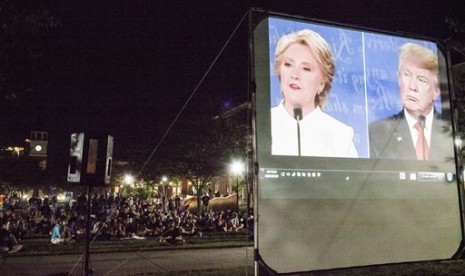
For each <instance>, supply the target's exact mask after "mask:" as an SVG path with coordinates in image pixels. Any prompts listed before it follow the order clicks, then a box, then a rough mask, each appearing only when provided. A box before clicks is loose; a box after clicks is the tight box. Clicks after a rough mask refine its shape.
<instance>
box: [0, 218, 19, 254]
mask: <svg viewBox="0 0 465 276" xmlns="http://www.w3.org/2000/svg"><path fill="white" fill-rule="evenodd" d="M22 248H23V246H22V245H21V244H19V242H18V240H17V239H16V237H15V236H14V235H13V234H12V233H10V232H9V231H8V228H7V225H6V224H3V223H2V224H0V253H9V254H12V253H16V252H18V251H19V250H21V249H22Z"/></svg>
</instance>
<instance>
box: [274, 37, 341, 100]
mask: <svg viewBox="0 0 465 276" xmlns="http://www.w3.org/2000/svg"><path fill="white" fill-rule="evenodd" d="M294 43H299V44H302V45H306V46H308V47H309V48H310V51H311V52H312V53H313V55H314V56H315V58H316V60H317V62H318V65H319V67H320V69H321V72H322V73H323V81H324V88H323V90H322V91H320V92H319V93H317V94H316V96H315V106H320V107H323V106H324V105H325V103H326V101H327V99H328V93H329V91H330V90H331V84H332V82H333V77H334V72H335V71H336V68H335V65H334V59H333V55H332V53H331V50H330V48H329V45H328V43H327V42H326V40H324V38H323V37H321V36H320V35H319V34H318V33H316V32H314V31H312V30H308V29H304V30H301V31H297V32H293V33H290V34H287V35H285V36H282V37H281V38H280V39H279V41H278V45H277V46H276V51H275V55H274V56H275V62H274V69H275V72H276V74H277V75H278V79H279V80H280V81H281V73H280V72H279V67H280V66H281V63H282V61H283V56H282V54H283V53H284V52H285V51H286V50H287V48H289V46H290V45H291V44H294Z"/></svg>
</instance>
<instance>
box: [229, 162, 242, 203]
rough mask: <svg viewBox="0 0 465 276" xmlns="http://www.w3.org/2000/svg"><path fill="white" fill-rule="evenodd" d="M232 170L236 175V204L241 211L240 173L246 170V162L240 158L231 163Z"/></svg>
mask: <svg viewBox="0 0 465 276" xmlns="http://www.w3.org/2000/svg"><path fill="white" fill-rule="evenodd" d="M230 170H231V172H232V173H233V174H234V175H235V176H236V205H237V211H239V175H241V174H242V173H243V172H244V164H243V163H242V161H240V160H235V161H233V162H232V163H231V165H230Z"/></svg>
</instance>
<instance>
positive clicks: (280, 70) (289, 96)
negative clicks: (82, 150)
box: [271, 29, 358, 157]
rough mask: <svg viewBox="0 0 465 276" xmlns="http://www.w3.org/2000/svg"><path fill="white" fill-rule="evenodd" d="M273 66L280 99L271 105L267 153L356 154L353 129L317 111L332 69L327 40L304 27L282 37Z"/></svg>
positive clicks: (328, 155) (296, 154) (328, 83)
mask: <svg viewBox="0 0 465 276" xmlns="http://www.w3.org/2000/svg"><path fill="white" fill-rule="evenodd" d="M274 66H275V71H276V74H277V76H278V78H279V83H280V89H281V95H282V100H281V102H280V103H279V105H278V106H276V107H273V108H272V109H271V136H272V137H271V143H272V154H273V155H291V156H324V157H358V154H357V150H356V149H355V145H354V143H353V141H352V139H353V136H354V131H353V129H352V128H351V127H349V126H347V125H345V124H344V123H342V122H340V121H338V120H337V119H335V118H333V117H331V116H330V115H328V114H326V113H325V112H323V110H322V108H323V106H324V104H325V103H326V100H327V98H328V93H329V91H330V89H331V83H332V80H333V76H334V72H335V66H334V60H333V56H332V54H331V51H330V49H329V46H328V44H327V42H326V41H325V40H324V39H323V38H322V37H321V36H320V35H319V34H317V33H315V32H314V31H311V30H307V29H305V30H301V31H298V32H294V33H291V34H288V35H285V36H283V37H281V38H280V39H279V41H278V44H277V47H276V52H275V64H274Z"/></svg>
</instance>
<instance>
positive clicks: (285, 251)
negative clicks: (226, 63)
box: [253, 16, 462, 274]
mask: <svg viewBox="0 0 465 276" xmlns="http://www.w3.org/2000/svg"><path fill="white" fill-rule="evenodd" d="M302 30H306V31H302ZM299 31H300V33H299V34H298V35H297V34H295V33H296V32H299ZM291 33H294V34H295V35H294V36H292V35H291V36H288V37H287V38H286V39H282V40H283V41H281V42H282V45H284V46H282V45H281V46H282V47H284V48H283V49H280V52H279V51H278V52H279V53H278V54H279V56H278V60H275V52H276V48H277V44H278V42H279V41H280V40H281V38H283V36H285V35H288V34H291ZM315 33H316V34H315ZM302 36H306V37H307V38H308V39H309V41H310V42H306V43H307V44H305V43H303V42H299V43H295V42H292V41H293V39H295V37H302ZM284 40H286V41H284ZM289 41H291V42H289ZM322 41H323V42H322ZM286 43H288V44H287V46H286ZM309 43H310V44H312V45H313V46H309ZM325 43H326V46H325ZM406 44H407V45H410V46H412V45H416V46H414V47H413V48H414V49H416V50H414V51H410V52H408V53H407V54H406V55H405V56H406V57H407V58H406V59H405V60H406V61H405V62H403V65H402V66H401V67H402V68H400V65H399V56H400V53H399V51H400V49H401V48H402V46H404V45H406ZM439 46H440V45H438V44H437V43H436V42H434V41H433V40H425V39H417V38H413V37H404V36H398V35H395V34H389V33H382V32H374V31H366V30H362V29H357V28H352V27H350V28H349V27H346V26H340V25H338V24H333V23H327V22H324V23H322V22H316V21H303V20H294V19H289V18H287V17H281V16H270V17H266V18H265V19H263V20H261V21H260V22H259V23H258V24H256V25H255V28H254V31H253V66H254V80H255V83H256V94H255V102H254V107H255V127H254V129H255V135H256V136H255V138H256V162H257V164H258V166H257V174H258V176H257V181H256V191H255V192H256V203H255V204H256V205H255V208H256V213H255V214H256V216H257V219H256V224H255V227H256V234H257V236H256V239H255V246H256V249H257V252H258V254H257V255H258V260H259V262H258V263H259V264H260V266H261V267H264V268H266V269H269V270H270V271H274V272H275V273H278V274H281V273H292V272H304V271H313V270H324V269H334V268H344V267H353V266H366V265H373V264H386V263H400V262H413V261H421V260H443V259H450V258H452V257H453V256H454V254H456V252H458V250H459V249H460V246H461V241H462V222H461V209H460V201H461V199H460V195H459V194H460V190H461V187H460V186H459V185H458V180H457V167H456V162H455V149H454V143H453V137H454V135H453V127H452V118H451V109H450V99H449V86H448V78H447V70H446V61H445V57H444V54H443V53H442V52H441V50H440V49H439ZM286 47H287V48H286ZM406 47H407V46H406ZM415 47H416V48H415ZM404 48H405V47H404ZM325 49H329V52H330V55H329V56H332V60H333V62H330V58H329V57H328V54H327V53H325ZM418 49H421V51H423V50H425V49H426V52H428V53H429V54H431V53H433V54H434V55H433V56H434V57H436V58H437V60H438V64H439V65H437V66H436V68H439V71H438V72H437V70H436V71H435V70H434V64H433V66H432V67H431V68H430V67H427V66H423V65H422V64H420V63H421V62H420V61H418V60H416V58H413V56H412V55H414V54H412V52H421V51H420V50H418ZM309 52H310V54H309ZM325 54H326V55H325ZM427 59H429V60H428V62H431V55H430V56H428V58H427ZM328 60H329V61H328ZM433 61H434V59H433ZM275 62H276V63H277V64H278V65H277V67H276V69H275ZM331 63H333V65H334V68H333V73H331ZM321 64H325V65H324V67H323V68H322V65H321ZM328 64H329V65H328ZM328 68H329V69H328ZM278 72H279V77H278ZM328 72H330V73H328ZM327 75H332V82H331V81H328V79H330V78H329V77H328V76H327ZM279 79H280V80H279ZM328 82H329V83H330V84H331V85H330V86H331V87H329V86H328ZM401 88H402V89H401ZM312 89H313V90H312ZM401 90H402V91H404V92H402V93H401ZM308 91H310V92H308ZM328 91H329V92H328ZM299 93H300V94H299ZM305 93H307V94H308V95H307V94H305ZM321 93H323V94H325V93H326V97H324V95H323V96H321V95H322V94H321ZM304 94H305V95H307V96H308V97H309V98H310V99H311V100H310V101H309V100H308V98H305V95H304ZM309 95H310V96H309ZM315 95H318V103H317V101H316V100H314V99H313V98H312V97H317V96H315ZM283 98H284V99H283ZM299 100H302V102H298V101H299ZM325 101H326V102H325ZM309 102H311V103H313V108H312V104H309ZM322 102H325V104H324V105H322V107H321V108H317V106H319V105H320V104H321V103H322ZM431 103H432V104H431ZM422 105H423V106H422ZM427 105H429V106H430V109H429V112H426V113H424V112H423V113H421V114H419V113H418V112H416V113H415V112H414V111H415V108H416V110H417V111H418V110H423V111H424V110H428V108H427V107H426V106H427ZM309 106H310V107H309ZM411 110H413V113H412V114H411V113H410V111H411ZM407 114H408V115H407ZM416 122H419V123H420V126H421V128H422V131H423V133H420V130H416V131H415V132H413V131H412V130H410V129H412V127H411V124H414V123H416ZM405 131H407V132H405ZM409 132H410V133H409ZM412 133H414V134H412ZM421 137H423V139H422V141H423V144H422V146H421V148H422V149H423V151H422V153H421V154H420V157H418V156H417V155H416V150H415V147H416V146H417V143H419V142H418V141H419V140H418V139H420V138H421ZM425 147H427V148H428V153H425Z"/></svg>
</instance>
